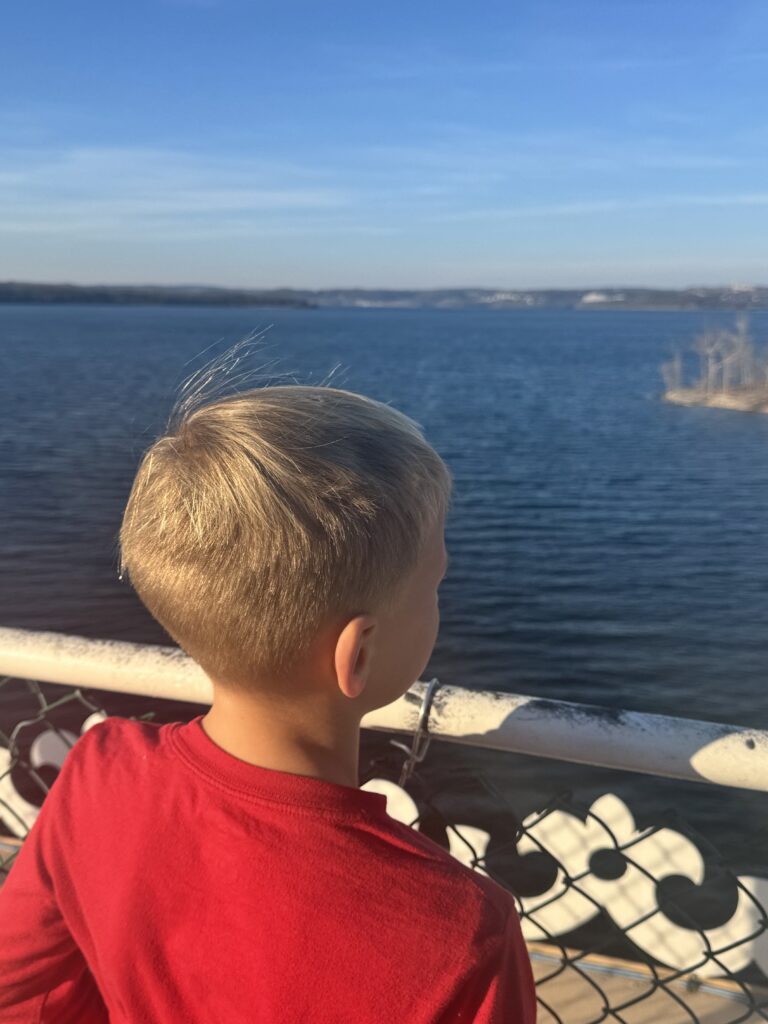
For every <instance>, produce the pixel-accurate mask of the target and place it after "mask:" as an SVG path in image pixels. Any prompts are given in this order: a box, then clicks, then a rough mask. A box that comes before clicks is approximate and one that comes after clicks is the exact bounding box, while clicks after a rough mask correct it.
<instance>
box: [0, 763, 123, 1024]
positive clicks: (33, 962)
mask: <svg viewBox="0 0 768 1024" xmlns="http://www.w3.org/2000/svg"><path fill="white" fill-rule="evenodd" d="M77 746H78V744H75V747H73V748H72V750H71V751H70V752H69V753H68V754H67V757H66V759H65V762H64V765H63V766H62V768H61V770H60V772H59V775H58V776H57V778H56V779H55V781H54V783H53V785H52V786H51V788H50V791H49V792H48V793H47V795H46V797H45V800H44V802H43V806H42V808H41V810H40V813H39V814H38V816H37V819H36V820H35V823H34V824H33V826H32V828H31V830H30V832H29V834H28V835H27V837H26V839H25V840H24V842H23V843H22V845H21V849H20V850H19V852H18V854H17V855H16V859H15V860H14V862H13V864H12V866H11V869H10V871H9V873H8V877H7V878H6V881H5V883H4V884H3V885H2V887H0V1024H107V1022H108V1020H109V1017H108V1014H107V1011H106V1007H105V1005H104V1002H103V1000H102V998H101V995H100V993H99V990H98V987H97V986H96V983H95V980H94V978H93V976H92V974H91V972H90V970H89V969H88V965H87V964H86V962H85V959H84V957H83V954H82V952H81V950H80V949H79V947H78V945H77V943H76V942H75V939H74V937H73V936H72V934H71V932H70V930H69V928H68V927H67V923H66V921H65V920H64V917H63V915H62V913H61V909H60V907H59V904H58V902H57V899H56V884H55V879H54V877H53V875H52V868H53V866H54V865H55V864H56V862H57V857H56V854H57V821H58V819H59V818H60V817H62V816H65V815H66V812H67V810H68V808H67V806H66V805H67V784H68V777H69V775H70V774H71V769H72V761H73V752H74V751H75V750H76V749H77ZM58 855H59V859H60V858H61V850H60V849H59V850H58Z"/></svg>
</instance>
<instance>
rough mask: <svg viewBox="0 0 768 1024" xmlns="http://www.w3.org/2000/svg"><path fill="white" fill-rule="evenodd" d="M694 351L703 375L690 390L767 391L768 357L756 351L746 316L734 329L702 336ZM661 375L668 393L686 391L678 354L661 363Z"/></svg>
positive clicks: (709, 393) (694, 344) (708, 392)
mask: <svg viewBox="0 0 768 1024" xmlns="http://www.w3.org/2000/svg"><path fill="white" fill-rule="evenodd" d="M693 350H694V352H695V353H696V354H697V355H698V357H699V366H700V374H699V378H698V380H696V381H694V383H693V385H692V388H691V389H689V390H692V391H698V392H702V393H703V394H705V395H712V394H723V393H725V392H729V393H732V392H741V391H754V390H755V389H760V390H765V391H767V392H768V357H767V356H766V354H765V353H757V352H755V348H754V345H753V342H752V338H751V336H750V334H749V324H748V321H747V318H746V317H745V316H740V317H738V319H737V320H736V326H735V329H734V330H731V331H729V330H723V329H720V328H715V329H711V330H708V331H704V332H703V333H702V334H699V335H698V336H697V337H696V338H695V339H694V342H693ZM661 375H662V377H663V378H664V383H665V385H666V388H667V392H670V391H680V390H684V389H685V386H684V384H683V382H682V359H681V356H680V353H679V352H678V353H677V354H676V355H675V357H674V358H673V359H672V360H671V361H670V362H668V363H663V364H662V366H661Z"/></svg>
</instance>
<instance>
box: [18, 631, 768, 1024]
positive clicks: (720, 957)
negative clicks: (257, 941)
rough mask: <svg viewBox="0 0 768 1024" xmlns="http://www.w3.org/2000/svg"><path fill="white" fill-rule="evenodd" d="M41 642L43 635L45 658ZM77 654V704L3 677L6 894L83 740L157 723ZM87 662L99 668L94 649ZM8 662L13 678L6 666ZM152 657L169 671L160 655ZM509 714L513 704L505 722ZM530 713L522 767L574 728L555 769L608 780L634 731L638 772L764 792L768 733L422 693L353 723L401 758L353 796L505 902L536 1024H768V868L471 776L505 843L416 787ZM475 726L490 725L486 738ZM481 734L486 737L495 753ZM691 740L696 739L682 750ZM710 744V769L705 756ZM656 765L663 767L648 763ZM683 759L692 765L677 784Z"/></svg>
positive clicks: (666, 831)
mask: <svg viewBox="0 0 768 1024" xmlns="http://www.w3.org/2000/svg"><path fill="white" fill-rule="evenodd" d="M11 632H13V633H15V634H18V633H19V631H3V630H0V671H3V670H5V669H6V667H7V665H8V664H9V662H10V661H11V656H10V655H9V653H8V649H7V648H8V641H9V638H8V636H7V634H8V633H11ZM4 633H5V634H6V636H5V638H3V636H2V634H4ZM50 637H51V634H43V635H42V636H41V637H40V638H39V639H40V644H41V646H40V648H39V650H40V651H42V652H43V653H44V650H45V645H46V643H48V642H50ZM75 639H76V640H77V643H78V645H79V653H78V655H77V656H78V658H79V659H80V663H81V667H80V672H81V673H82V676H83V680H84V683H86V684H87V689H86V688H85V686H83V687H79V686H72V685H71V684H72V682H73V673H74V672H76V668H75V667H73V664H72V663H69V664H68V663H67V660H66V658H63V659H62V658H59V659H58V665H59V670H60V671H61V674H62V675H64V676H66V680H65V682H66V683H67V684H69V685H64V684H63V683H61V684H54V685H51V684H52V679H51V675H52V674H54V669H52V668H50V666H49V668H48V669H45V666H44V658H43V660H42V661H41V662H39V663H38V668H40V666H41V665H42V666H43V671H42V674H43V676H44V677H45V681H44V682H41V681H38V680H37V679H35V678H31V677H27V678H24V679H21V678H18V677H17V676H10V675H9V676H6V677H5V678H0V833H3V834H4V836H3V839H2V842H0V879H2V877H3V876H4V874H5V873H7V871H8V870H9V869H10V867H11V865H12V862H13V858H14V856H15V853H16V852H17V850H18V848H19V845H20V844H21V842H23V839H24V836H25V835H26V834H27V832H28V831H29V829H30V828H31V827H32V825H33V823H34V820H35V818H36V816H37V813H38V811H39V807H40V806H41V804H42V802H43V800H44V799H45V795H46V793H47V791H48V789H49V787H50V785H51V783H52V782H53V780H54V778H55V775H56V772H57V771H58V768H59V767H60V765H61V764H62V762H63V760H64V757H65V756H66V753H67V751H68V750H69V749H70V747H71V746H72V745H73V744H74V743H75V742H76V740H77V738H78V736H79V735H80V734H81V733H83V732H85V731H86V730H87V729H88V728H90V727H91V726H92V725H94V724H96V723H97V722H99V721H102V720H103V719H104V718H105V717H108V716H109V715H110V714H120V715H121V716H123V717H132V718H142V719H148V720H152V719H154V718H155V717H156V712H154V711H148V712H144V713H137V712H138V708H137V707H136V704H137V703H138V704H141V703H142V699H143V700H144V703H145V704H146V702H147V701H149V702H150V703H154V704H157V703H158V701H157V700H156V697H157V694H156V693H155V694H154V695H153V696H152V697H151V698H149V697H147V698H142V697H141V696H140V695H139V696H136V694H135V691H136V689H140V687H134V688H133V689H134V696H133V697H131V698H130V701H132V702H133V707H132V709H131V710H130V711H128V712H126V710H125V701H126V700H129V698H125V697H124V696H123V695H122V694H120V692H119V687H118V686H117V685H111V686H110V687H109V689H110V690H111V691H112V692H111V693H104V692H94V689H95V683H94V675H93V672H95V671H96V667H95V665H96V663H94V664H93V665H91V666H90V668H88V667H87V666H85V665H84V662H83V659H84V658H85V661H87V660H88V654H89V648H88V645H89V643H90V642H89V641H84V640H80V639H79V638H75ZM24 640H25V644H26V645H27V653H26V654H25V657H26V658H27V661H28V664H27V666H26V668H25V673H27V672H29V671H31V668H30V666H31V664H32V660H33V659H32V660H30V651H31V649H32V648H33V647H34V645H35V640H36V637H35V635H34V634H26V635H25V638H24ZM83 645H85V646H83ZM125 646H126V647H131V648H133V647H135V646H136V645H125ZM93 653H94V654H95V655H99V656H101V655H102V654H103V653H104V651H103V649H102V650H101V651H98V650H96V651H94V652H93ZM123 654H125V651H123ZM141 654H142V656H145V657H147V658H150V659H151V658H152V657H157V656H158V651H157V649H154V650H152V649H147V650H143V651H142V652H141ZM15 657H16V662H15V663H14V664H15V667H16V671H17V672H18V670H19V665H18V660H19V656H18V652H17V654H16V655H15ZM160 657H161V658H162V659H164V660H165V662H166V663H167V660H168V658H169V655H168V653H167V652H163V653H161V654H160ZM171 661H172V662H174V665H175V668H174V671H177V670H179V669H180V667H181V668H182V669H185V668H188V667H189V666H183V665H181V663H180V662H178V660H177V659H176V657H175V656H174V657H173V658H171ZM122 664H123V668H122V669H121V671H122V670H124V669H125V663H124V661H123V663H122ZM155 683H156V680H155ZM153 685H155V684H154V683H153ZM198 685H199V679H198V680H197V683H196V687H197V686H198ZM446 693H447V694H448V696H446ZM163 696H165V695H163ZM173 696H174V698H175V699H176V700H177V701H178V700H180V699H188V700H191V701H192V702H194V703H195V705H196V706H195V707H193V708H192V709H191V712H190V710H189V708H188V709H187V717H192V715H194V714H199V711H200V703H204V701H200V697H201V692H200V690H199V688H193V689H192V690H191V691H189V692H188V691H186V690H185V689H184V686H183V685H182V686H181V687H179V686H176V687H175V689H174V692H173ZM198 701H199V703H198ZM509 702H516V703H514V707H513V708H512V711H510V708H509V706H508V705H509ZM118 704H119V705H120V706H121V710H120V711H117V710H116V708H117V706H118ZM500 705H501V707H500ZM462 708H463V711H464V713H462ZM525 709H529V715H528V719H527V723H528V726H529V727H530V725H531V721H533V723H534V725H533V729H532V732H533V734H534V735H533V737H532V735H531V730H530V728H529V729H528V730H527V731H526V738H525V747H526V752H527V753H530V749H529V748H530V746H531V745H532V744H535V743H537V742H540V743H541V744H545V745H546V746H547V754H546V755H545V756H552V754H551V749H559V748H558V746H557V738H556V735H557V733H558V730H561V731H562V722H563V721H567V722H569V723H570V729H569V730H568V734H567V736H564V738H563V742H562V749H563V756H567V757H568V758H569V759H572V760H578V761H580V762H582V763H590V762H593V763H594V761H597V762H598V763H600V764H605V763H606V760H611V759H613V760H612V761H611V764H612V767H621V765H620V764H618V763H617V759H619V757H620V750H618V749H614V748H613V747H612V746H611V742H610V740H611V734H613V735H614V738H615V735H616V731H617V730H618V731H619V732H623V733H630V732H631V731H632V729H633V728H636V727H637V721H636V719H637V718H638V717H639V718H641V719H642V727H643V734H642V736H641V737H640V739H641V740H642V744H643V745H644V746H643V749H644V751H645V757H646V766H645V771H646V772H647V771H652V770H655V772H656V773H658V774H665V773H664V772H663V771H659V768H660V767H663V766H664V764H666V765H667V766H669V765H671V768H672V770H671V771H670V774H671V775H672V776H673V777H681V776H682V777H687V778H696V779H698V780H701V779H702V778H703V777H704V775H708V776H709V777H712V776H715V777H716V778H717V779H718V781H721V780H722V779H723V778H726V779H728V780H729V781H728V784H730V785H735V784H737V783H734V782H733V781H732V779H733V778H734V777H739V773H740V772H741V773H744V772H746V768H745V765H744V764H743V763H742V762H741V761H740V759H739V757H737V756H732V755H733V750H734V749H736V748H735V747H734V744H737V745H738V748H739V750H743V751H744V753H743V755H742V757H743V758H745V759H746V764H748V765H749V766H750V770H749V771H748V772H747V779H746V781H747V782H748V783H749V784H750V788H753V789H766V790H768V785H764V779H765V777H764V776H763V775H762V774H761V771H762V767H763V752H764V751H765V749H766V746H765V736H764V734H761V733H756V732H754V731H752V730H738V729H735V728H734V727H731V726H715V725H712V724H710V723H696V722H684V721H682V720H675V719H668V718H663V717H662V716H652V715H643V716H636V715H635V716H633V714H632V713H622V712H615V711H608V710H607V709H594V708H586V707H580V706H579V705H572V704H566V703H562V704H560V703H559V702H541V701H533V700H531V699H530V698H523V697H515V696H514V695H507V694H491V693H488V692H485V693H483V692H472V691H463V690H461V689H459V688H455V687H451V688H442V687H440V684H438V683H437V682H436V681H433V683H432V684H424V683H419V684H416V685H415V687H414V688H413V690H412V691H411V692H409V694H408V695H406V697H404V698H402V699H401V701H398V702H395V705H391V706H390V707H389V709H382V717H386V718H387V721H388V723H389V724H382V721H381V719H380V720H379V721H378V723H377V724H374V725H373V726H370V723H368V722H366V721H365V720H364V725H369V727H372V728H374V729H378V730H381V731H384V732H389V731H395V732H411V733H412V735H413V744H411V742H410V741H409V742H406V743H403V742H402V741H401V742H398V741H395V740H392V741H390V743H389V745H388V748H387V750H386V753H384V754H382V755H381V756H379V757H378V758H374V759H372V760H371V762H370V763H369V764H367V765H366V764H364V767H363V772H362V775H361V778H362V779H363V782H362V788H364V789H367V790H371V791H375V792H379V793H383V794H384V795H385V796H386V797H387V810H388V813H389V814H390V815H391V816H392V817H394V818H396V819H398V820H400V821H402V822H404V823H405V824H407V825H409V826H411V827H413V828H416V829H419V830H421V831H422V832H424V833H425V834H427V835H429V836H430V837H431V838H433V839H435V841H437V842H439V843H441V845H443V846H444V847H445V848H446V849H448V850H449V852H450V853H451V854H452V855H453V856H454V857H456V858H457V859H458V860H460V861H461V862H462V863H464V864H465V865H467V866H468V867H471V868H472V869H474V870H475V871H478V872H481V873H483V874H485V875H487V876H489V877H491V878H493V879H494V880H495V881H496V882H498V883H499V884H500V885H502V886H504V887H505V888H507V889H509V890H510V891H511V892H513V893H514V895H515V898H516V901H517V904H518V908H519V910H520V914H521V920H522V926H523V934H524V936H525V938H526V941H527V942H528V945H529V951H530V953H531V959H532V963H533V968H534V974H535V977H536V981H537V993H538V998H539V1022H540V1024H547V1022H550V1021H553V1022H562V1024H597V1022H599V1021H603V1020H611V1021H619V1022H624V1024H642V1022H648V1024H676V1022H677V1021H700V1022H702V1024H704V1022H706V1024H720V1022H722V1024H726V1022H732V1024H736V1022H740V1021H753V1020H754V1021H756V1020H768V920H767V919H766V913H765V910H764V906H765V905H768V865H766V871H765V875H766V877H765V878H764V877H762V876H761V875H755V874H749V875H746V874H741V875H739V874H736V873H735V872H734V871H732V870H731V869H730V868H729V867H728V866H727V865H726V864H725V863H724V862H723V860H722V858H721V857H720V855H719V854H718V852H717V851H716V850H715V849H714V848H713V846H712V844H711V843H710V842H708V841H707V840H706V839H705V838H704V837H703V836H702V835H700V834H699V833H697V832H696V831H694V830H693V829H692V828H691V827H690V826H689V825H688V824H687V823H686V822H685V821H684V819H683V818H682V816H680V815H679V814H678V813H677V812H676V811H669V812H666V813H665V814H664V815H663V819H664V820H663V821H659V822H658V823H657V824H654V825H653V826H652V827H648V828H638V827H637V825H636V822H635V819H634V816H633V814H632V812H631V810H630V809H629V807H628V806H627V803H626V802H625V800H623V799H622V798H621V797H619V796H618V795H616V794H615V793H603V794H602V795H600V796H598V797H597V798H596V799H592V800H589V801H581V800H579V799H578V798H577V797H576V796H574V794H573V793H570V792H568V793H558V794H555V795H551V796H550V797H548V798H547V799H546V800H543V801H542V802H541V804H540V806H539V807H538V809H537V810H535V811H534V812H531V811H530V810H529V809H521V808H520V807H518V806H516V804H515V797H514V796H513V795H511V794H509V793H506V792H501V791H500V790H499V789H498V787H497V786H495V785H494V784H493V783H492V782H491V781H490V779H489V778H487V777H481V778H480V779H479V782H480V784H481V785H482V786H483V788H484V789H485V791H486V793H487V794H489V795H490V796H491V797H492V799H493V802H494V806H495V807H496V808H497V809H498V811H499V812H502V813H504V815H505V816H508V820H509V822H511V826H510V827H509V828H507V829H505V834H504V835H494V831H493V828H489V829H484V828H480V827H478V826H477V825H467V824H461V823H460V822H456V821H449V820H448V819H447V817H446V814H445V810H444V807H442V805H441V802H440V801H439V800H438V799H437V797H438V796H439V794H438V792H437V791H436V788H435V786H434V785H428V784H427V783H426V782H425V780H424V778H423V777H422V775H421V768H422V762H423V761H424V756H425V755H426V753H427V748H428V746H429V743H430V737H431V736H434V735H435V734H436V733H435V727H436V724H438V725H439V726H440V728H441V730H442V736H438V738H442V739H447V738H448V735H447V734H448V733H449V732H450V731H451V730H453V731H454V732H455V733H459V734H460V735H454V736H452V737H451V738H452V739H453V740H454V741H456V742H462V743H464V744H475V743H477V740H476V739H474V737H477V736H482V737H483V739H484V740H485V743H484V745H486V746H493V747H495V748H496V749H501V748H502V747H500V742H501V741H500V738H499V737H500V736H501V738H502V741H503V749H515V747H514V745H512V744H511V743H510V742H509V730H510V729H511V726H510V724H509V719H510V717H512V718H513V717H514V714H515V713H517V714H518V715H520V713H521V711H523V712H524V711H525ZM598 712H602V715H601V714H599V713H598ZM181 713H182V714H183V709H182V712H181ZM531 716H532V717H531ZM547 716H551V718H552V722H553V726H552V731H553V732H554V733H555V738H554V739H553V738H552V737H551V736H548V735H546V729H545V726H544V725H543V724H542V718H546V717H547ZM601 718H602V719H603V721H602V722H601ZM649 722H650V723H651V725H653V722H658V723H661V724H660V726H659V729H658V731H657V733H656V735H654V734H653V733H649V731H648V729H649ZM461 723H463V724H461ZM558 723H560V724H558ZM669 723H678V726H677V731H676V736H677V739H678V744H677V748H676V751H675V752H674V758H672V756H671V752H669V751H668V752H667V754H669V755H670V756H669V757H667V754H665V753H664V744H665V736H666V730H667V729H668V728H672V727H671V726H670V724H669ZM482 724H485V725H486V726H490V728H489V729H486V730H485V731H484V732H483V731H482V729H480V728H479V726H481V725H482ZM590 729H591V730H596V729H597V730H599V731H600V733H601V738H600V739H599V740H598V739H596V738H595V737H594V736H592V738H591V741H590V743H591V745H590V746H589V747H584V746H583V743H584V737H583V736H582V739H581V743H582V746H581V747H580V746H579V742H580V741H579V731H580V730H581V731H582V732H584V730H587V733H589V730H590ZM489 731H490V732H492V733H493V734H494V735H493V737H492V739H493V742H492V743H489V742H488V736H487V734H488V732H489ZM537 735H538V739H537V738H536V737H537ZM734 737H735V739H734ZM697 738H698V739H702V738H703V739H704V740H705V742H704V744H703V745H701V746H699V747H698V748H697V749H695V750H694V749H692V748H693V747H695V746H696V741H697ZM718 744H719V745H720V748H719V753H718V756H716V757H713V749H716V748H717V747H718ZM477 745H480V744H477ZM619 747H622V744H621V743H620V744H619ZM633 749H634V748H633V743H632V742H630V740H626V741H625V742H624V743H623V750H624V752H625V753H626V754H627V758H628V760H629V761H630V765H628V766H627V767H631V768H632V769H633V770H635V771H637V770H638V769H637V766H636V765H635V764H633V763H631V762H632V759H633V757H634V756H635V754H634V753H633ZM654 751H656V753H657V754H659V757H660V758H661V761H662V764H659V762H658V761H657V763H656V764H655V765H654V766H649V765H648V761H650V759H651V758H652V757H653V756H654ZM659 752H660V753H659ZM574 755H576V756H574ZM684 757H687V758H688V761H689V768H688V769H687V770H686V768H685V764H684V763H683V761H684ZM721 762H722V763H721ZM439 805H440V806H439Z"/></svg>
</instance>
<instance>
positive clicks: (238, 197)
mask: <svg viewBox="0 0 768 1024" xmlns="http://www.w3.org/2000/svg"><path fill="white" fill-rule="evenodd" d="M321 177H322V176H321V175H317V174H314V175H313V174H312V173H311V172H310V171H309V170H308V169H307V168H305V167H302V166H297V165H294V164H291V163H289V162H285V163H281V162H279V161H275V162H274V163H270V162H268V161H263V160H251V161H249V160H246V159H241V158H233V159H227V158H223V157H216V158H211V157H209V156H204V155H196V154H194V153H189V152H178V151H173V150H168V149H151V148H129V147H114V148H110V147H106V148H98V147H78V148H71V149H66V150H60V151H55V150H54V151H50V150H49V151H40V150H16V151H12V152H10V153H8V154H7V155H6V156H5V157H4V159H3V161H2V163H0V230H2V229H5V230H6V231H11V230H13V231H20V230H25V231H30V232H39V233H47V232H52V233H60V232H66V231H72V232H77V231H80V232H82V231H91V232H103V231H109V230H114V229H115V228H121V229H124V230H129V231H136V230H141V229H146V228H147V227H148V226H152V227H154V228H163V227H164V226H165V227H166V228H168V227H170V226H171V225H174V224H181V223H184V222H186V223H189V222H197V223H198V225H199V224H200V223H201V222H206V221H207V222H209V224H210V223H215V222H217V221H219V222H221V224H222V227H223V228H226V221H227V218H228V217H234V216H237V217H238V218H240V219H241V221H242V220H245V221H248V220H252V219H253V218H264V217H269V216H272V215H280V216H291V215H296V214H301V213H307V212H310V213H313V212H314V213H317V212H322V211H338V210H342V209H343V208H344V207H345V206H346V205H347V204H348V202H349V197H348V196H347V195H346V194H345V193H344V191H343V190H341V189H339V188H337V187H333V186H331V185H328V184H327V183H326V182H324V181H322V180H317V179H318V178H321Z"/></svg>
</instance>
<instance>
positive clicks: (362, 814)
mask: <svg viewBox="0 0 768 1024" xmlns="http://www.w3.org/2000/svg"><path fill="white" fill-rule="evenodd" d="M168 739H169V741H170V743H171V746H172V747H173V749H174V753H175V754H176V755H177V756H178V758H179V759H180V760H181V761H182V762H183V763H184V764H185V765H186V767H187V768H189V769H190V770H191V771H193V772H194V773H195V775H197V776H198V777H199V778H201V779H204V780H205V781H206V782H207V783H208V784H209V785H211V786H214V787H215V788H216V789H220V790H222V791H223V792H225V793H228V794H230V795H236V796H239V797H241V798H242V799H243V800H247V801H248V802H249V803H260V802H261V803H268V804H273V805H275V806H277V807H280V809H281V810H283V811H288V812H289V813H291V814H297V815H299V816H301V817H305V818H313V817H317V816H320V817H323V818H328V819H331V820H333V819H335V820H339V819H343V820H345V821H347V820H348V821H352V822H354V821H359V820H360V819H364V820H365V821H370V822H380V821H381V819H382V817H384V818H386V817H387V815H386V811H383V812H382V814H381V815H379V814H378V813H376V812H373V811H368V810H365V809H363V808H361V809H360V810H350V811H346V810H332V809H331V808H327V807H304V806H301V805H299V804H294V803H287V802H285V801H283V800H281V799H279V798H278V797H270V796H264V795H263V794H261V793H249V792H247V791H245V790H244V789H243V788H242V787H240V786H237V785H235V784H233V783H230V782H228V781H226V780H225V779H220V778H217V777H216V776H215V775H212V774H210V772H208V771H206V770H205V769H203V768H201V767H200V765H198V764H196V763H195V761H194V760H192V758H191V757H190V756H189V754H188V753H187V751H186V750H185V749H184V747H183V745H182V744H181V743H180V742H179V741H178V739H177V738H176V736H175V734H174V733H173V732H171V733H169V736H168Z"/></svg>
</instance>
